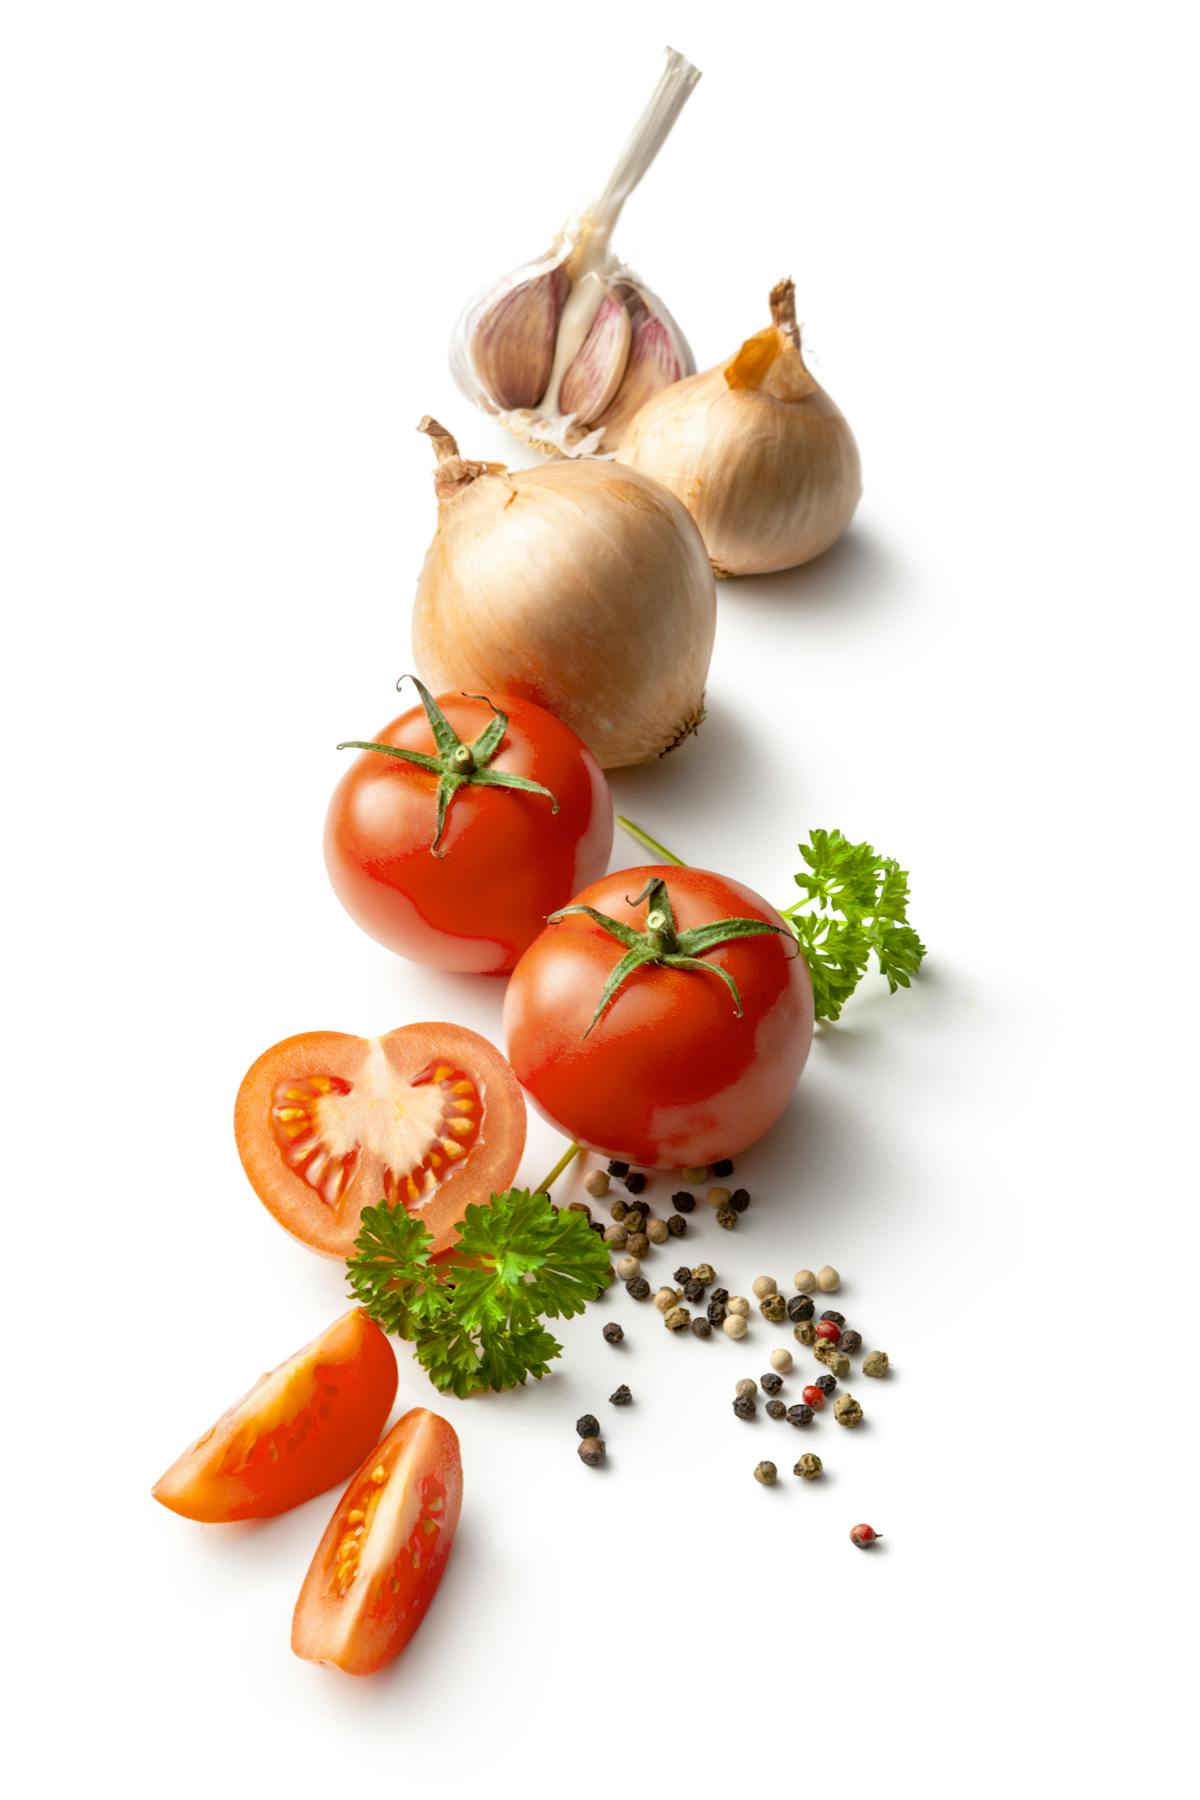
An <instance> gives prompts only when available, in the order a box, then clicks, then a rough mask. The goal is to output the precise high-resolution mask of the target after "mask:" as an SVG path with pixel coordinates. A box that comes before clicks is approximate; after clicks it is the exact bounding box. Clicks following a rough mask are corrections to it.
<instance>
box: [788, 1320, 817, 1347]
mask: <svg viewBox="0 0 1200 1800" xmlns="http://www.w3.org/2000/svg"><path fill="white" fill-rule="evenodd" d="M792 1336H793V1337H794V1338H795V1340H796V1342H797V1343H798V1344H806V1345H808V1344H815V1343H816V1341H817V1328H816V1326H815V1325H814V1324H813V1322H812V1320H811V1319H802V1320H801V1322H800V1324H799V1325H793V1327H792Z"/></svg>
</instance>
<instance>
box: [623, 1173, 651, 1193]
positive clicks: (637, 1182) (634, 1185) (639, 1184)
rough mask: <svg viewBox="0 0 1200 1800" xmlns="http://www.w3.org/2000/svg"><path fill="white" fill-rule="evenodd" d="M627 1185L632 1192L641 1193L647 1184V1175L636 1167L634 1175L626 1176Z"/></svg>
mask: <svg viewBox="0 0 1200 1800" xmlns="http://www.w3.org/2000/svg"><path fill="white" fill-rule="evenodd" d="M625 1186H626V1187H627V1188H628V1189H629V1192H630V1193H631V1194H640V1193H641V1192H642V1191H643V1189H644V1188H645V1186H646V1177H645V1176H644V1175H643V1174H642V1172H641V1170H640V1169H635V1170H634V1172H633V1174H632V1175H627V1176H626V1177H625Z"/></svg>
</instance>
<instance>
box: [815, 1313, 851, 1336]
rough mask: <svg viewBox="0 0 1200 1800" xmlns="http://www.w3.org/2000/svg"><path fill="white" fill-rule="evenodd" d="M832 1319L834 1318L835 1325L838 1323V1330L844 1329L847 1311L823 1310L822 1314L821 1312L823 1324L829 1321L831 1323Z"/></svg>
mask: <svg viewBox="0 0 1200 1800" xmlns="http://www.w3.org/2000/svg"><path fill="white" fill-rule="evenodd" d="M831 1319H832V1320H833V1323H834V1324H835V1325H836V1326H837V1328H838V1330H839V1331H840V1330H841V1329H842V1326H843V1325H844V1324H845V1323H846V1315H845V1313H840V1312H823V1313H822V1314H821V1323H822V1325H828V1323H829V1321H830V1320H831Z"/></svg>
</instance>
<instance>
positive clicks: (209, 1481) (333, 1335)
mask: <svg viewBox="0 0 1200 1800" xmlns="http://www.w3.org/2000/svg"><path fill="white" fill-rule="evenodd" d="M395 1398H396V1357H395V1354H394V1352H393V1350H392V1346H391V1345H390V1343H389V1342H388V1340H387V1338H386V1337H385V1336H384V1334H383V1332H382V1331H380V1329H379V1327H378V1325H376V1324H375V1323H374V1321H373V1320H371V1319H369V1318H368V1317H367V1315H366V1313H364V1312H362V1311H361V1310H359V1309H358V1308H355V1309H354V1311H352V1312H348V1313H346V1314H345V1315H344V1317H342V1318H340V1319H338V1320H336V1321H335V1323H334V1324H332V1325H331V1326H330V1327H329V1329H328V1330H327V1331H324V1332H322V1334H321V1336H320V1337H318V1338H314V1339H313V1341H312V1343H311V1344H306V1345H305V1347H304V1349H303V1350H297V1351H296V1353H295V1355H294V1356H290V1357H289V1358H288V1359H287V1361H286V1362H284V1363H281V1364H280V1365H279V1367H278V1368H277V1369H274V1370H272V1372H271V1373H270V1374H269V1375H263V1376H262V1377H261V1378H260V1379H259V1380H258V1381H257V1382H256V1383H255V1385H254V1386H253V1387H252V1388H251V1389H250V1391H249V1393H247V1394H244V1395H243V1396H242V1398H241V1399H240V1400H238V1401H235V1403H234V1404H233V1406H231V1407H230V1408H229V1409H228V1411H227V1412H225V1413H223V1414H222V1416H221V1417H220V1418H219V1419H218V1420H217V1423H216V1424H215V1425H213V1426H212V1427H211V1428H210V1429H209V1430H208V1431H206V1432H205V1433H204V1435H203V1437H201V1438H198V1439H197V1441H196V1442H195V1443H194V1444H193V1445H192V1446H191V1448H190V1449H188V1450H185V1451H184V1453H183V1455H182V1456H180V1457H179V1458H178V1459H177V1460H176V1461H175V1462H174V1463H172V1465H171V1467H170V1468H169V1469H168V1470H167V1472H166V1474H165V1475H163V1476H162V1478H161V1479H160V1480H159V1481H157V1482H156V1483H155V1485H154V1489H153V1493H154V1498H155V1499H156V1500H159V1501H161V1502H162V1504H163V1505H164V1506H166V1507H169V1508H170V1510H171V1511H172V1512H176V1513H179V1514H181V1515H182V1516H183V1517H184V1518H185V1519H199V1520H202V1521H204V1522H205V1523H208V1524H216V1523H224V1522H226V1521H228V1520H231V1519H266V1518H270V1517H272V1516H273V1515H274V1514H275V1513H281V1512H287V1511H288V1509H289V1508H290V1507H293V1506H299V1505H300V1504H301V1502H302V1501H305V1500H311V1499H312V1498H313V1496H314V1495H316V1494H323V1493H324V1492H325V1490H326V1489H327V1488H331V1487H333V1486H335V1485H336V1483H337V1482H339V1481H344V1480H345V1479H346V1476H347V1474H348V1472H349V1471H350V1470H351V1469H352V1468H354V1466H355V1465H356V1464H357V1463H358V1462H359V1461H360V1459H361V1458H362V1457H363V1456H364V1455H365V1454H366V1452H367V1450H369V1449H370V1447H371V1445H372V1444H374V1443H375V1442H376V1441H377V1440H378V1437H379V1433H380V1432H381V1431H382V1430H383V1427H384V1425H385V1423H386V1422H387V1416H388V1414H389V1412H390V1411H391V1410H392V1402H393V1400H394V1399H395Z"/></svg>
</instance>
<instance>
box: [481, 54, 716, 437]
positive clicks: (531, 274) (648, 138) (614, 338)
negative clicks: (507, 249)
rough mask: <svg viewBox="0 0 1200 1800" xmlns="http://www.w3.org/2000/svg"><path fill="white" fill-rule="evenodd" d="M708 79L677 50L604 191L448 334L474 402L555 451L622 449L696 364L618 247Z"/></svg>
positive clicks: (517, 433)
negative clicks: (659, 396)
mask: <svg viewBox="0 0 1200 1800" xmlns="http://www.w3.org/2000/svg"><path fill="white" fill-rule="evenodd" d="M699 79H700V71H699V70H698V69H695V68H693V67H692V65H691V63H690V62H688V60H687V58H686V57H683V56H681V55H680V54H679V52H678V51H677V50H668V51H667V66H666V68H665V70H664V71H663V74H662V77H661V79H660V81H659V83H658V86H657V87H656V88H655V90H654V93H653V94H652V95H651V97H650V101H649V104H648V105H647V107H646V110H645V112H644V113H643V114H642V117H641V119H640V120H639V121H638V124H637V126H636V128H635V129H634V132H633V135H632V137H631V138H630V139H629V142H628V143H627V144H626V146H625V149H624V151H623V152H622V154H621V157H620V159H619V161H618V163H617V166H616V168H615V169H614V170H613V173H612V176H611V177H610V179H609V182H608V185H607V187H606V188H605V189H604V191H603V193H602V194H601V195H600V197H599V199H598V200H595V201H592V202H591V203H590V204H589V205H587V206H585V207H583V209H582V210H581V211H580V212H579V213H578V215H577V216H576V217H575V218H573V219H571V220H570V221H569V222H568V223H567V225H566V226H564V228H563V230H562V231H561V232H560V233H559V235H558V237H557V238H556V239H555V241H554V244H553V246H552V247H551V249H550V250H549V251H548V252H547V254H546V255H545V256H543V257H540V258H539V259H538V260H537V261H536V262H532V263H527V264H526V265H525V266H524V267H523V268H520V269H514V270H513V272H512V274H511V275H506V276H505V277H504V279H503V280H502V281H500V282H497V283H496V284H495V285H494V286H492V287H490V288H488V289H487V290H486V292H485V293H482V294H478V295H476V297H475V299H473V300H472V301H471V302H470V304H469V305H468V306H467V308H466V310H465V311H464V312H463V314H462V316H461V318H460V319H459V321H458V324H457V325H456V326H455V328H454V334H453V336H452V338H451V340H450V368H451V371H452V373H453V375H454V379H455V380H456V381H457V383H458V385H459V387H460V388H461V389H462V391H463V393H464V394H465V395H466V396H467V398H468V400H471V401H473V402H474V404H475V405H476V406H480V407H482V408H483V409H484V411H485V412H492V413H498V414H499V416H500V418H501V419H502V420H503V422H504V424H505V425H507V426H508V428H509V430H510V431H511V432H513V434H514V435H515V436H516V437H518V438H520V439H521V441H522V442H523V443H526V444H529V445H530V446H531V447H532V448H533V449H535V450H540V451H542V452H543V453H544V454H545V455H548V456H568V457H575V456H589V455H593V454H595V453H596V452H597V451H601V452H608V451H612V450H615V449H616V448H617V446H618V444H619V443H620V441H621V437H622V434H623V432H624V429H625V427H626V425H627V424H628V423H629V421H630V419H632V418H633V416H634V414H635V413H636V412H637V410H638V408H639V407H640V406H641V405H642V404H643V403H644V402H645V401H646V400H648V399H649V398H650V397H651V395H652V394H656V393H657V392H658V390H659V389H660V388H663V387H667V386H668V385H669V384H670V383H671V382H673V381H678V380H679V379H680V378H681V377H682V376H684V375H690V374H691V373H692V371H693V370H694V369H695V367H696V364H695V361H694V359H693V357H692V353H691V351H690V350H689V349H688V346H687V343H686V341H685V339H684V336H683V333H682V332H681V331H680V329H679V327H678V325H676V323H675V321H674V319H673V318H672V317H671V315H670V313H669V312H668V311H667V309H666V307H665V306H664V305H663V303H662V301H661V300H659V299H658V297H657V295H655V294H653V293H651V291H650V289H649V288H648V287H647V286H646V284H645V283H644V282H643V281H642V280H641V279H640V278H639V277H638V276H637V275H635V274H634V273H633V272H632V270H630V269H627V268H625V267H623V266H622V264H621V263H620V261H619V260H618V258H617V256H616V254H615V252H614V251H613V248H612V241H611V240H612V234H613V230H614V228H615V226H616V223H617V220H618V218H619V217H620V215H621V208H622V207H623V206H624V204H625V202H626V200H628V198H629V196H630V194H631V193H632V192H633V190H634V188H635V187H636V186H637V184H638V182H639V181H640V180H641V179H642V176H643V175H644V174H645V173H646V170H647V169H648V168H649V167H650V164H651V163H652V162H653V161H654V158H655V157H656V156H657V155H658V152H659V151H660V150H661V149H662V146H663V144H664V143H665V142H666V139H667V135H668V133H669V132H670V130H671V127H672V126H673V125H674V123H675V121H676V119H677V118H678V117H679V114H680V111H681V110H682V108H683V104H684V102H685V101H686V99H687V97H688V95H689V94H690V93H691V91H692V89H693V88H694V87H695V85H696V83H697V81H699Z"/></svg>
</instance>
